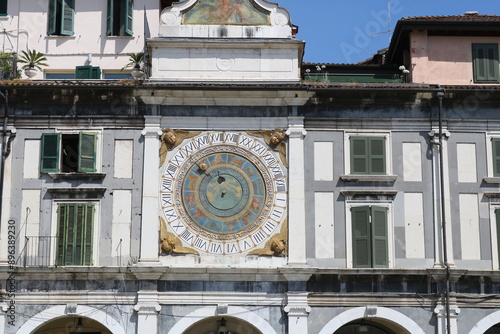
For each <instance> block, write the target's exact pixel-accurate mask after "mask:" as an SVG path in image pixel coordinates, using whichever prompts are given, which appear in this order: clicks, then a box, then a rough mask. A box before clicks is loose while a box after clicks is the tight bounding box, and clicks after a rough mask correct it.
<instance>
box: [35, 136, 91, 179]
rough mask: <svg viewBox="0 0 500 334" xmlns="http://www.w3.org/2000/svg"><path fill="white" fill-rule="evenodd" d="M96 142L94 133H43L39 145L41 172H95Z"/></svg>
mask: <svg viewBox="0 0 500 334" xmlns="http://www.w3.org/2000/svg"><path fill="white" fill-rule="evenodd" d="M96 142H97V134H96V133H87V132H80V133H76V134H60V133H44V134H43V135H42V145H41V147H42V153H41V163H40V167H41V172H42V173H75V172H80V173H92V172H95V171H96V147H97V146H96Z"/></svg>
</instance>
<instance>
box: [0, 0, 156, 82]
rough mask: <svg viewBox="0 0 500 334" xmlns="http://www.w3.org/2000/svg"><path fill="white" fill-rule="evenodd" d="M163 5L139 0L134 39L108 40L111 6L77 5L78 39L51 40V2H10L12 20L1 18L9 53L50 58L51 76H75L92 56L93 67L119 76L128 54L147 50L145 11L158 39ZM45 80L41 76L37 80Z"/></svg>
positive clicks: (135, 11)
mask: <svg viewBox="0 0 500 334" xmlns="http://www.w3.org/2000/svg"><path fill="white" fill-rule="evenodd" d="M159 5H160V1H158V0H135V1H134V18H133V20H134V23H133V31H134V36H132V37H108V36H106V16H107V2H106V1H96V0H91V1H75V20H74V36H47V11H48V0H38V1H9V2H8V8H7V11H8V16H7V17H5V18H0V23H1V24H2V28H5V29H6V30H7V31H9V38H8V39H6V43H5V50H6V51H7V52H10V51H13V52H17V53H19V52H20V51H22V50H26V49H28V48H29V49H36V50H37V51H40V52H43V53H45V54H47V63H48V64H49V66H48V67H46V68H44V71H47V72H65V71H69V72H71V71H74V68H75V67H76V66H80V65H88V61H87V56H88V54H89V53H91V54H92V55H93V57H92V63H91V65H92V66H100V67H101V70H103V71H112V72H114V73H116V72H119V70H120V69H121V68H122V67H123V66H124V65H125V64H126V63H127V62H128V56H127V55H126V54H127V53H135V52H140V51H142V50H143V47H144V8H146V15H147V18H148V24H149V27H150V32H151V37H156V36H158V29H159V15H160V8H159ZM2 39H3V37H2ZM42 78H43V75H42V74H41V73H38V75H37V76H36V77H35V79H42Z"/></svg>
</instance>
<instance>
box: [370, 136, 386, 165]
mask: <svg viewBox="0 0 500 334" xmlns="http://www.w3.org/2000/svg"><path fill="white" fill-rule="evenodd" d="M368 143H369V168H368V173H369V174H385V137H369V138H368Z"/></svg>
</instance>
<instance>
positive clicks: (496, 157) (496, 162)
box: [491, 138, 500, 177]
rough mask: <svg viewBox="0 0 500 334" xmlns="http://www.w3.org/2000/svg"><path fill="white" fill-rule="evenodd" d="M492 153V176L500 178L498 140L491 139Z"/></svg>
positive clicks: (499, 141) (499, 142)
mask: <svg viewBox="0 0 500 334" xmlns="http://www.w3.org/2000/svg"><path fill="white" fill-rule="evenodd" d="M491 144H492V153H493V176H494V177H500V138H493V139H491Z"/></svg>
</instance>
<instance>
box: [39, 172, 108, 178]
mask: <svg viewBox="0 0 500 334" xmlns="http://www.w3.org/2000/svg"><path fill="white" fill-rule="evenodd" d="M49 176H50V177H51V178H52V179H54V180H60V179H62V180H75V179H85V180H102V179H104V177H105V176H106V174H105V173H49Z"/></svg>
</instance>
